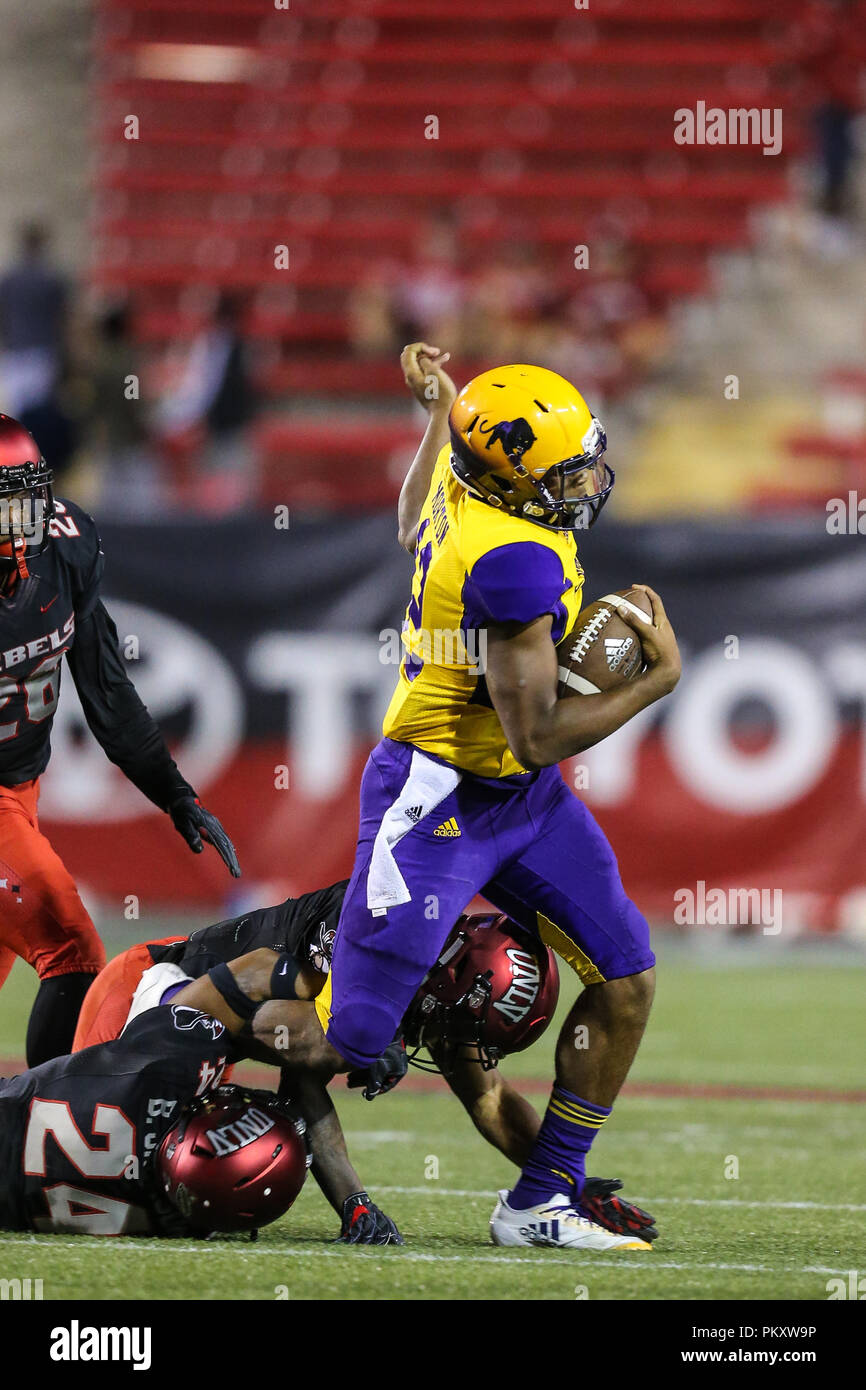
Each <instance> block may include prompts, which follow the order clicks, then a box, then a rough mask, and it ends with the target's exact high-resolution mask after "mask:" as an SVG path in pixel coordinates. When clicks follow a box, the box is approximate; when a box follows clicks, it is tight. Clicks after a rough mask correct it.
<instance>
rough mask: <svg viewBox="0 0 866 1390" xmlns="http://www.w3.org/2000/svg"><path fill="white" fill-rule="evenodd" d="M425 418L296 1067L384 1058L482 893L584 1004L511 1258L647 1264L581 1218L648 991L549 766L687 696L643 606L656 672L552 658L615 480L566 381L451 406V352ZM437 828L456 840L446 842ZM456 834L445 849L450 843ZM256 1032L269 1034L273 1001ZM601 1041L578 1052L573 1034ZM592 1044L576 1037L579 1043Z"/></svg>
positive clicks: (524, 1179) (598, 856)
mask: <svg viewBox="0 0 866 1390" xmlns="http://www.w3.org/2000/svg"><path fill="white" fill-rule="evenodd" d="M402 360H403V368H404V373H405V375H406V379H407V382H408V384H409V385H410V387H411V389H412V390H413V391H414V393H415V395H416V397H417V398H418V399H419V400H420V401H421V402H422V403H423V404H424V405H425V406H426V407H427V409H428V413H429V421H428V425H427V429H426V431H425V434H424V438H423V440H422V443H421V446H420V448H419V451H418V454H417V455H416V458H415V460H414V462H413V464H412V466H411V468H410V470H409V474H408V476H407V479H406V483H405V485H404V488H403V491H402V494H401V499H400V504H399V530H400V539H401V541H402V543H403V545H404V546H405V548H406V549H407V550H408V551H409V552H410V553H411V554H413V555H414V560H415V573H414V578H413V582H412V592H411V597H410V600H409V604H408V607H407V610H406V618H405V622H404V629H403V647H404V653H403V657H402V661H401V663H400V670H399V674H398V679H397V687H396V689H395V691H394V695H393V698H392V700H391V703H390V705H389V708H388V711H387V713H386V716H385V722H384V727H383V738H382V740H381V741H380V743H379V744H378V745H377V746H376V748H375V749H374V750H373V752H372V754H371V756H370V759H369V762H368V764H367V767H366V769H365V772H364V775H363V778H362V782H361V814H360V831H359V838H358V849H357V855H356V860H355V867H354V871H353V874H352V878H351V880H350V883H349V887H348V889H347V892H346V897H345V900H344V904H343V909H342V913H341V916H340V924H339V927H338V931H337V937H336V941H335V947H334V955H333V962H332V968H331V974H330V976H329V977H328V983H327V985H326V987H325V989H324V991H323V992H322V994H321V995H320V996H319V998H318V999H317V1001H316V1003H315V1006H314V1007H315V1011H316V1015H317V1018H318V1024H319V1026H318V1028H317V1027H315V1026H314V1025H313V1021H312V1019H311V1017H310V1009H311V1006H310V1005H309V1004H302V1003H293V1004H291V1005H289V1006H288V1007H289V1008H291V1009H292V1010H293V1011H294V1013H295V1014H296V1015H297V1017H296V1018H294V1016H293V1025H292V1027H291V1030H290V1047H289V1055H288V1058H287V1060H288V1061H289V1062H290V1063H291V1064H292V1065H307V1066H313V1067H315V1068H317V1069H322V1070H328V1069H331V1070H336V1071H345V1070H348V1069H349V1068H350V1067H362V1066H367V1065H369V1064H370V1062H372V1061H373V1059H375V1058H376V1057H378V1056H379V1055H380V1054H381V1053H382V1051H383V1050H384V1047H385V1046H387V1044H388V1043H389V1042H390V1040H391V1039H392V1037H393V1036H394V1033H395V1031H396V1030H397V1027H398V1025H399V1022H400V1020H401V1018H402V1017H403V1014H404V1013H405V1010H406V1008H407V1006H408V1004H409V1001H410V1000H411V999H412V997H413V995H414V994H415V991H416V990H417V988H418V985H419V984H420V982H421V980H422V978H423V977H424V975H425V974H426V972H427V970H428V969H429V968H430V966H431V965H432V964H433V963H434V961H435V960H436V959H437V957H438V954H439V952H440V950H441V947H442V943H443V942H444V941H445V939H446V937H447V936H448V934H449V931H450V930H451V927H452V926H453V924H454V922H455V921H456V919H457V917H458V916H459V914H460V912H461V911H462V910H463V908H464V907H465V906H466V904H467V903H468V902H469V901H470V900H471V899H472V898H473V897H474V895H475V894H476V893H479V892H480V893H483V894H484V896H485V897H486V898H487V899H488V900H489V901H490V902H492V903H493V904H494V905H495V906H496V907H497V908H498V909H499V910H500V911H502V912H506V913H507V914H508V915H509V916H510V917H512V918H514V919H515V920H516V921H517V922H519V923H520V924H521V925H522V926H524V927H525V928H526V929H527V930H529V931H532V932H534V933H536V934H537V935H538V936H540V937H541V939H542V940H544V941H545V942H547V944H548V945H550V946H551V947H553V949H554V950H555V951H556V952H557V953H558V954H559V955H560V956H561V957H562V959H563V960H565V961H567V962H568V964H569V965H571V966H572V967H573V968H574V969H575V971H576V972H577V974H578V975H579V977H580V979H581V980H582V982H583V984H584V986H585V988H584V990H583V992H582V994H581V995H580V997H579V998H578V1000H577V1002H576V1003H575V1005H574V1006H573V1008H572V1009H571V1011H570V1013H569V1015H568V1017H567V1018H566V1020H565V1023H564V1024H563V1028H562V1032H561V1035H560V1039H559V1042H558V1045H557V1050H556V1079H555V1082H554V1085H553V1089H552V1093H551V1098H550V1102H549V1104H548V1108H547V1111H546V1113H545V1116H544V1119H543V1121H542V1124H541V1128H540V1130H539V1132H538V1135H537V1137H536V1139H535V1143H534V1145H533V1146H532V1150H531V1152H530V1154H529V1156H528V1158H527V1160H526V1162H525V1164H524V1167H523V1171H522V1173H521V1176H520V1178H519V1180H518V1182H517V1184H516V1185H515V1187H514V1188H513V1189H512V1191H511V1192H510V1193H506V1192H503V1193H500V1200H499V1203H498V1205H497V1207H496V1210H495V1211H494V1213H493V1217H492V1219H491V1233H492V1236H493V1239H494V1241H495V1242H496V1243H497V1244H500V1245H533V1244H543V1245H553V1246H558V1247H566V1248H577V1249H583V1250H609V1249H618V1248H619V1249H647V1248H649V1246H648V1243H647V1242H646V1241H643V1240H641V1239H639V1238H636V1237H634V1236H631V1235H619V1234H616V1233H614V1232H611V1231H608V1230H605V1229H603V1228H602V1227H600V1226H599V1225H598V1224H597V1223H596V1222H594V1221H593V1220H592V1218H591V1214H590V1212H589V1211H588V1210H587V1208H585V1207H582V1206H581V1195H582V1192H583V1187H584V1184H585V1182H586V1175H585V1159H586V1154H587V1152H588V1151H589V1148H590V1145H591V1144H592V1142H593V1140H594V1138H595V1136H596V1134H597V1133H598V1131H599V1129H600V1128H601V1127H602V1125H603V1124H604V1122H605V1121H606V1120H607V1118H608V1116H609V1115H610V1113H611V1107H612V1105H613V1102H614V1099H615V1098H616V1095H617V1094H618V1092H619V1089H620V1087H621V1086H622V1083H623V1081H624V1080H625V1077H626V1075H627V1074H628V1070H629V1067H630V1065H631V1062H632V1059H633V1057H634V1054H635V1052H636V1050H637V1047H638V1044H639V1042H640V1039H641V1036H642V1034H643V1031H644V1028H645V1025H646V1021H647V1017H648V1015H649V1009H650V1005H651V1001H652V994H653V978H654V977H653V966H654V963H655V957H654V956H653V953H652V951H651V949H650V943H649V928H648V925H647V923H646V920H645V919H644V917H643V916H642V914H641V913H640V912H639V911H638V909H637V907H636V906H635V905H634V903H632V902H631V901H630V899H629V898H628V897H627V896H626V894H625V891H624V889H623V886H622V881H621V879H620V876H619V871H618V869H617V865H616V859H615V857H614V854H613V851H612V849H611V847H610V845H609V844H608V842H607V840H606V839H605V837H604V835H603V833H602V831H601V829H600V828H599V826H598V825H597V824H596V822H595V820H594V819H593V817H592V816H591V814H590V812H589V811H588V809H587V808H586V807H585V806H584V805H583V803H582V802H580V801H579V800H578V799H577V798H576V797H575V796H574V795H573V794H572V792H571V791H570V790H569V789H568V787H567V786H566V785H565V783H564V781H563V779H562V775H561V773H560V772H559V767H558V764H559V763H560V762H562V761H563V760H564V759H566V758H569V757H572V756H574V755H576V754H578V753H580V752H582V751H583V750H584V749H586V748H589V747H591V746H592V745H593V744H595V743H598V742H599V741H600V740H601V739H603V738H606V737H607V736H608V735H609V734H612V733H614V732H615V731H616V730H617V729H618V728H620V727H621V726H622V725H623V724H625V723H626V722H627V720H629V719H631V718H632V717H633V716H634V715H635V714H637V713H639V712H640V710H642V709H645V708H646V707H647V706H648V705H650V704H652V703H653V702H654V701H656V700H658V699H660V698H661V697H662V696H664V695H666V694H667V693H668V692H669V691H670V690H672V689H673V687H674V686H675V685H676V682H677V680H678V679H679V672H680V663H679V654H678V651H677V645H676V639H675V637H674V634H673V631H672V629H671V626H670V623H669V622H668V620H667V617H666V615H665V612H664V607H663V605H662V602H661V599H660V598H659V597H658V595H657V594H655V593H654V592H653V591H652V590H651V589H649V588H646V586H644V587H645V588H646V592H647V594H648V596H649V598H650V600H651V604H652V610H653V619H652V621H651V622H650V620H648V619H647V620H644V621H643V622H642V621H641V619H640V618H638V617H635V616H634V615H633V614H631V613H629V612H628V611H627V610H625V609H622V610H621V616H622V617H623V619H624V621H626V622H627V623H629V624H630V625H631V626H633V627H634V628H635V629H636V630H638V635H639V637H640V640H641V644H642V649H643V656H644V663H645V670H644V671H643V673H642V674H641V675H640V676H639V677H637V678H636V679H635V680H633V681H631V682H629V683H628V684H625V685H621V686H619V687H617V688H616V689H614V690H611V691H608V692H604V693H599V694H595V695H586V696H581V697H580V698H579V699H570V700H562V701H560V700H558V698H557V658H556V650H555V644H556V643H557V642H558V641H559V640H560V639H561V638H562V637H563V636H565V635H566V634H567V633H568V632H569V631H570V630H571V628H572V626H573V625H574V622H575V620H576V618H577V614H578V612H579V610H580V606H581V593H582V589H583V577H584V576H583V570H582V568H581V565H580V561H579V558H578V553H577V541H576V536H577V535H578V534H579V533H580V532H581V531H582V530H584V529H586V528H587V527H589V526H591V525H592V524H593V523H594V522H595V521H596V520H597V519H598V516H599V514H600V512H601V510H602V508H603V507H604V505H605V503H606V501H607V499H608V497H609V496H610V493H611V490H612V488H613V484H614V475H613V471H612V470H611V468H610V467H609V465H608V464H607V463H606V461H605V449H606V444H607V441H606V437H605V433H604V430H603V428H602V426H601V423H600V422H599V420H598V419H597V418H596V417H595V416H594V415H593V413H592V411H591V410H590V409H589V407H588V406H587V404H586V402H585V401H584V399H583V397H582V396H581V395H580V393H579V392H578V391H577V390H576V389H575V387H574V386H572V385H571V384H570V383H569V382H567V381H565V380H564V379H563V378H562V377H560V376H558V375H557V374H556V373H554V372H550V371H547V370H545V369H544V368H540V367H533V366H528V365H513V366H506V367H500V368H496V369H494V370H493V371H489V372H484V373H482V374H481V375H480V376H477V377H475V378H474V379H473V380H472V381H470V382H469V383H468V385H467V386H465V387H464V388H463V390H462V391H460V392H459V393H457V392H456V391H455V388H454V386H453V383H452V382H451V380H450V378H449V377H448V375H447V373H446V372H445V371H444V366H445V362H446V360H447V358H446V356H445V354H442V353H440V352H439V350H438V349H437V348H435V347H433V346H431V345H429V344H425V343H417V344H412V345H410V346H409V347H408V348H407V349H406V350H405V352H404V354H403V359H402ZM443 827H444V828H445V829H443ZM446 829H447V833H446ZM260 1012H261V1015H262V1016H261V1018H259V1017H258V1016H257V1019H256V1023H255V1025H254V1026H255V1027H257V1028H258V1027H262V1028H263V1029H267V1027H268V1006H267V1005H265V1006H264V1008H263V1010H261V1011H260ZM578 1029H580V1030H581V1036H588V1038H589V1046H588V1047H586V1048H578V1047H576V1046H575V1037H576V1036H577V1030H578ZM584 1029H585V1030H586V1033H585V1034H584V1033H583V1030H584Z"/></svg>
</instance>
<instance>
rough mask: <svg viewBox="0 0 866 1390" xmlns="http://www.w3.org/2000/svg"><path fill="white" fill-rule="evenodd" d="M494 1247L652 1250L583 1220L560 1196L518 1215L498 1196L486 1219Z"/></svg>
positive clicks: (633, 1238) (646, 1243) (505, 1197)
mask: <svg viewBox="0 0 866 1390" xmlns="http://www.w3.org/2000/svg"><path fill="white" fill-rule="evenodd" d="M490 1235H491V1237H492V1239H493V1244H494V1245H552V1246H555V1247H556V1248H557V1249H559V1250H592V1251H599V1250H652V1246H651V1245H650V1243H649V1241H647V1240H640V1239H639V1238H638V1237H637V1236H621V1235H616V1234H615V1233H614V1232H613V1231H606V1230H605V1228H604V1227H603V1226H598V1225H596V1223H595V1222H594V1221H590V1219H589V1217H588V1216H584V1215H583V1214H582V1213H581V1212H580V1211H579V1210H578V1209H577V1208H576V1207H575V1206H574V1205H573V1204H572V1199H571V1198H570V1197H565V1196H563V1194H562V1193H561V1192H558V1193H557V1194H556V1196H554V1197H551V1198H550V1199H549V1201H547V1202H542V1203H540V1204H539V1205H538V1206H537V1207H527V1208H526V1209H525V1210H524V1211H518V1210H517V1209H516V1208H515V1207H510V1206H509V1205H508V1192H507V1191H505V1190H503V1191H502V1192H500V1193H499V1201H498V1202H497V1203H496V1207H495V1209H494V1212H493V1215H492V1216H491V1218H490Z"/></svg>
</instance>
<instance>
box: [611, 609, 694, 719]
mask: <svg viewBox="0 0 866 1390" xmlns="http://www.w3.org/2000/svg"><path fill="white" fill-rule="evenodd" d="M632 588H633V589H641V590H643V592H644V593H645V594H646V596H647V598H648V599H649V601H650V603H651V604H652V610H653V617H652V622H649V620H648V619H646V618H643V617H642V616H639V615H638V614H636V613H635V612H633V611H632V610H631V609H628V608H620V607H618V608H617V610H616V611H617V613H618V614H619V616H620V618H622V621H623V622H624V623H625V624H626V625H627V626H628V627H631V628H634V631H635V632H636V633H637V635H638V637H639V638H640V644H641V650H642V651H643V659H644V664H645V665H646V667H647V673H648V674H649V675H650V676H651V678H652V680H653V681H654V682H655V683H656V684H657V685H658V686H659V694H660V695H668V694H670V692H671V691H672V690H673V688H674V686H675V685H676V683H677V681H678V680H679V678H680V675H681V673H682V663H681V661H680V651H679V647H678V646H677V639H676V637H675V636H674V630H673V628H672V627H671V625H670V621H669V619H668V615H667V613H666V612H665V609H664V604H663V603H662V601H661V599H660V598H659V596H658V594H657V593H656V591H655V589H651V588H650V587H649V585H648V584H633V585H632Z"/></svg>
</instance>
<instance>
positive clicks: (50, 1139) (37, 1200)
mask: <svg viewBox="0 0 866 1390" xmlns="http://www.w3.org/2000/svg"><path fill="white" fill-rule="evenodd" d="M237 1055H238V1054H237V1051H236V1049H235V1047H234V1043H233V1040H232V1038H231V1036H230V1034H229V1033H228V1032H227V1031H226V1029H225V1027H224V1026H223V1024H222V1023H220V1022H218V1020H217V1019H215V1018H212V1017H211V1016H210V1015H209V1014H204V1013H200V1012H199V1011H198V1010H197V1009H191V1008H187V1007H186V1006H184V1005H178V1004H168V1005H166V1006H165V1007H164V1008H159V1009H149V1010H148V1011H147V1013H144V1014H142V1015H141V1016H140V1017H139V1018H137V1019H135V1020H134V1021H133V1022H132V1023H131V1024H130V1025H129V1027H128V1028H127V1029H126V1031H125V1033H124V1034H123V1036H122V1037H120V1038H117V1039H116V1040H115V1041H114V1042H108V1043H99V1044H97V1045H96V1046H95V1047H88V1048H85V1049H84V1051H83V1052H76V1053H74V1054H73V1055H72V1056H71V1057H58V1058H55V1059H54V1061H52V1062H45V1063H43V1065H42V1066H40V1067H35V1068H34V1069H33V1070H32V1071H27V1072H24V1073H23V1074H22V1075H21V1076H15V1077H12V1078H10V1079H8V1080H0V1227H5V1228H6V1229H12V1230H32V1231H51V1232H67V1233H68V1232H73V1233H78V1234H85V1235H99V1236H119V1235H145V1234H157V1233H158V1234H162V1235H166V1234H171V1235H175V1234H183V1233H184V1230H183V1223H182V1219H181V1218H180V1216H179V1214H178V1213H177V1212H175V1211H174V1210H173V1209H171V1210H169V1209H167V1206H166V1204H165V1203H164V1202H163V1200H162V1199H161V1197H160V1196H159V1194H158V1192H157V1191H156V1189H155V1187H154V1185H153V1181H152V1178H151V1176H150V1170H149V1159H150V1157H151V1155H152V1153H153V1150H154V1149H155V1148H156V1146H157V1144H158V1143H159V1140H160V1138H161V1137H162V1135H163V1134H164V1133H165V1131H166V1130H167V1129H168V1128H169V1127H170V1126H171V1125H172V1124H173V1123H174V1121H175V1120H176V1119H177V1116H178V1114H179V1113H180V1111H181V1110H182V1108H183V1107H184V1105H186V1104H187V1103H188V1102H189V1101H191V1100H192V1099H193V1097H195V1096H200V1095H204V1094H205V1093H206V1092H208V1091H211V1090H213V1088H214V1087H216V1086H218V1085H219V1083H220V1078H221V1077H222V1074H223V1071H224V1070H225V1068H226V1066H228V1065H229V1064H230V1063H232V1062H234V1061H236V1060H237Z"/></svg>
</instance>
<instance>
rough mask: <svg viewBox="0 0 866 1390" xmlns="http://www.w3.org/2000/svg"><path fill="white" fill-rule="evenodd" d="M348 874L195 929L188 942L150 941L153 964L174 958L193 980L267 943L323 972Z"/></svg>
mask: <svg viewBox="0 0 866 1390" xmlns="http://www.w3.org/2000/svg"><path fill="white" fill-rule="evenodd" d="M348 885H349V880H348V879H342V880H341V882H339V883H332V884H331V885H330V887H328V888H320V889H317V890H316V892H314V893H302V894H301V896H300V897H299V898H286V900H285V902H282V903H277V905H276V906H275V907H260V908H257V909H256V910H255V912H245V913H243V914H242V915H241V916H240V917H231V918H229V919H228V920H227V921H225V922H215V923H214V925H213V926H211V927H202V928H201V929H200V930H199V931H196V932H193V934H192V936H190V937H189V938H188V939H187V940H186V941H175V942H171V943H170V944H168V945H163V944H161V943H160V942H151V943H150V944H149V945H148V950H149V951H150V954H151V957H152V958H153V961H154V963H159V962H160V961H164V960H167V961H171V963H172V964H173V965H178V966H180V968H181V970H183V971H185V973H186V974H187V975H191V976H192V977H193V978H194V979H198V978H199V977H200V976H201V975H206V974H207V972H208V971H209V970H212V969H213V967H214V966H215V965H221V964H223V963H227V962H228V961H232V960H237V959H238V957H239V956H245V955H246V954H247V953H248V952H249V951H257V950H259V948H260V947H262V946H267V947H269V948H270V950H272V951H277V952H278V953H279V954H280V955H282V954H284V953H286V954H288V955H290V956H294V958H295V960H296V961H298V963H299V964H301V965H312V966H313V968H314V969H315V970H320V971H321V972H322V973H323V974H327V972H328V971H329V970H330V968H331V953H332V950H333V946H334V936H335V934H336V931H337V923H338V921H339V920H340V909H341V907H342V906H343V898H344V897H345V896H346V889H347V887H348Z"/></svg>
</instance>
